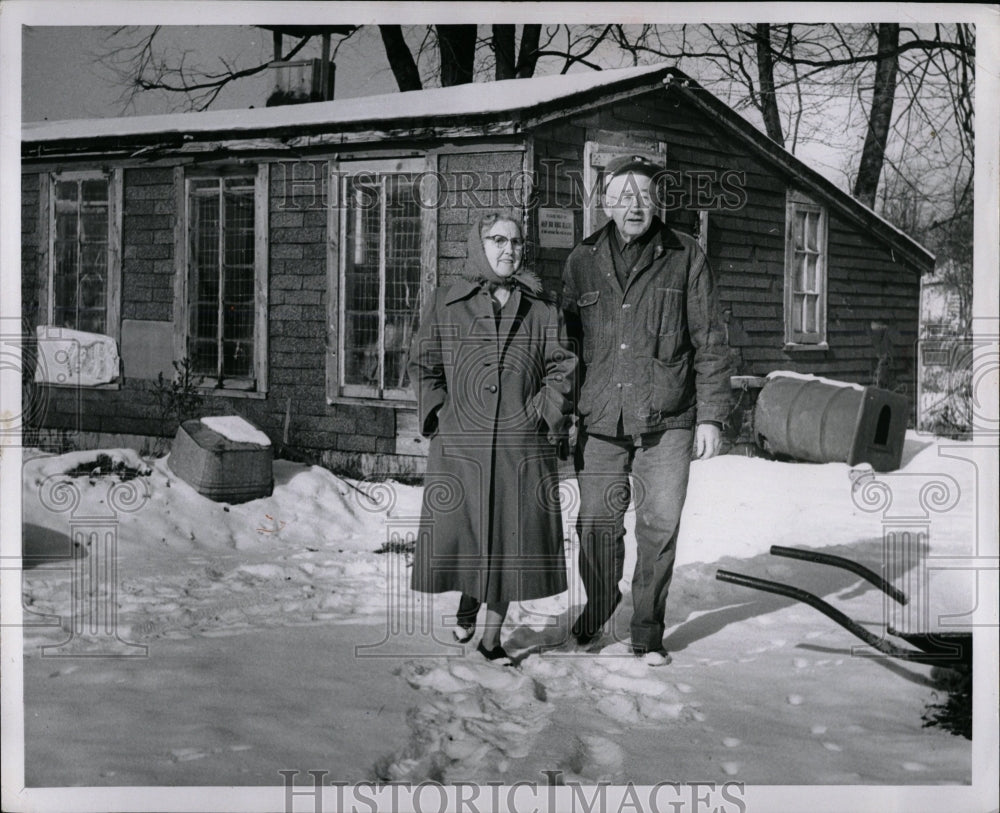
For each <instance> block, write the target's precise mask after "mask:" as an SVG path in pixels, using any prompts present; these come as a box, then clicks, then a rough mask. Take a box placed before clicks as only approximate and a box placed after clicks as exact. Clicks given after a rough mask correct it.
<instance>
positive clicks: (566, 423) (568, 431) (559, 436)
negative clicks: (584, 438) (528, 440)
mask: <svg viewBox="0 0 1000 813" xmlns="http://www.w3.org/2000/svg"><path fill="white" fill-rule="evenodd" d="M575 436H576V426H575V425H574V424H573V419H572V418H571V417H570V416H569V415H563V417H562V418H561V419H560V421H559V424H558V426H556V428H555V429H553V430H550V431H549V433H548V437H547V440H548V441H549V443H550V444H552V445H553V446H554V447H555V449H556V455H557V456H558V457H559V459H560V460H568V459H569V453H570V451H571V449H572V448H573V444H574V443H575V441H576V437H575Z"/></svg>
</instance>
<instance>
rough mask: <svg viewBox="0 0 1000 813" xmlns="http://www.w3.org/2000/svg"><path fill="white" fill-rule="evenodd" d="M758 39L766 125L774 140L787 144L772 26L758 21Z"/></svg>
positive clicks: (758, 62) (761, 104)
mask: <svg viewBox="0 0 1000 813" xmlns="http://www.w3.org/2000/svg"><path fill="white" fill-rule="evenodd" d="M756 39H757V75H758V77H759V79H760V107H761V111H762V112H763V114H764V127H765V128H766V129H767V134H768V136H769V137H770V139H771V140H772V141H777V142H778V143H779V144H780V145H781V146H782V147H784V146H785V137H784V136H783V135H782V133H781V114H780V113H779V112H778V100H777V97H776V96H775V94H774V60H773V59H772V58H771V54H772V49H771V26H770V25H768V24H767V23H758V25H757V26H756Z"/></svg>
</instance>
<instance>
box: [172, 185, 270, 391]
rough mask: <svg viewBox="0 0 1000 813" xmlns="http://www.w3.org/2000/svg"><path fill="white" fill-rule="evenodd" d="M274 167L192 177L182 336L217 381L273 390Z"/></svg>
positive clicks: (197, 369)
mask: <svg viewBox="0 0 1000 813" xmlns="http://www.w3.org/2000/svg"><path fill="white" fill-rule="evenodd" d="M266 190H267V167H261V168H259V169H258V170H257V171H256V172H253V171H250V172H247V171H245V170H242V169H240V170H234V171H225V172H223V171H216V172H213V173H202V172H199V173H196V174H195V173H192V174H189V175H188V176H187V178H186V179H185V193H184V194H185V201H186V207H185V211H186V220H187V223H186V225H187V241H186V246H187V258H186V259H187V268H186V272H187V273H186V291H185V293H184V296H182V297H179V298H178V299H179V301H181V302H184V303H185V307H186V313H185V314H184V316H183V319H182V320H181V322H182V324H183V327H184V329H185V335H184V337H183V340H182V342H181V346H182V348H183V353H184V355H185V356H186V357H187V358H188V359H189V361H190V364H191V369H192V371H193V372H194V373H195V374H196V375H199V376H201V377H202V379H201V380H202V383H203V384H204V385H206V386H214V387H215V388H216V389H229V390H244V391H256V392H264V391H266V389H267V387H266V363H267V321H266V320H267V233H266V232H267V217H266V212H267V197H266V196H267V192H266Z"/></svg>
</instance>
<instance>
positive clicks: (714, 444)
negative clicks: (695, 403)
mask: <svg viewBox="0 0 1000 813" xmlns="http://www.w3.org/2000/svg"><path fill="white" fill-rule="evenodd" d="M720 446H722V430H721V429H719V427H718V426H716V425H715V424H714V423H700V424H698V429H697V430H696V431H695V439H694V454H695V457H696V458H697V459H698V460H708V458H710V457H715V456H716V455H717V454H718V453H719V447H720Z"/></svg>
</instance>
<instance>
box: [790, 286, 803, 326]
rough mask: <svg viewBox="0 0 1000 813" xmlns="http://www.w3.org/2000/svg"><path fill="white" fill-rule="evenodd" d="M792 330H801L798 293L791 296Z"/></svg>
mask: <svg viewBox="0 0 1000 813" xmlns="http://www.w3.org/2000/svg"><path fill="white" fill-rule="evenodd" d="M792 330H794V331H795V332H796V333H801V332H802V297H801V296H799V295H798V294H796V295H795V296H793V297H792Z"/></svg>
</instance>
